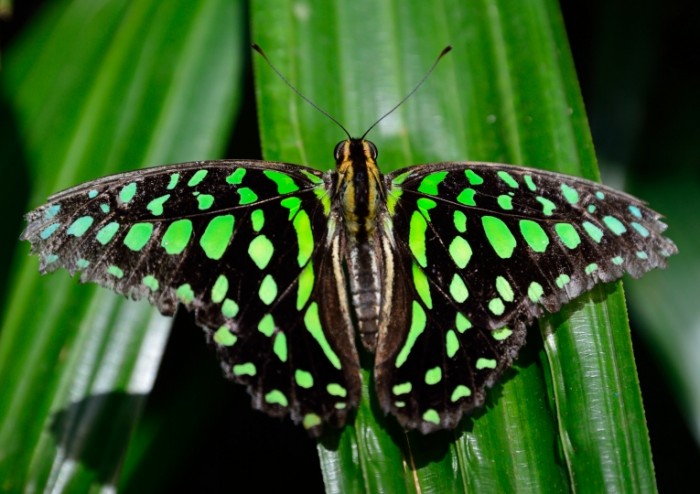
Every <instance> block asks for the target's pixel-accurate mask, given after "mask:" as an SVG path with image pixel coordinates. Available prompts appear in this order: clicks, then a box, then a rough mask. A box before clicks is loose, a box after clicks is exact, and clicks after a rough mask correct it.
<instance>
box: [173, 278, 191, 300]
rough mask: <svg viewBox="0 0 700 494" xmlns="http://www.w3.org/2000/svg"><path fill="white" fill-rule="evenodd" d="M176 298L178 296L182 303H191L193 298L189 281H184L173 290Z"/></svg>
mask: <svg viewBox="0 0 700 494" xmlns="http://www.w3.org/2000/svg"><path fill="white" fill-rule="evenodd" d="M175 293H176V295H177V298H179V299H180V300H181V301H182V303H183V304H191V303H192V301H193V300H194V291H193V290H192V286H190V284H189V283H184V284H182V285H180V286H179V287H178V288H177V290H176V291H175Z"/></svg>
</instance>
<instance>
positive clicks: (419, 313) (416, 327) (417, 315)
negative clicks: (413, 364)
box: [395, 300, 426, 368]
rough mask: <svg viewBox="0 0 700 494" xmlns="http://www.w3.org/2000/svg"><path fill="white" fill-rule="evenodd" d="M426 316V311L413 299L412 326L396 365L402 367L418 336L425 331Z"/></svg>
mask: <svg viewBox="0 0 700 494" xmlns="http://www.w3.org/2000/svg"><path fill="white" fill-rule="evenodd" d="M425 324H426V317H425V311H424V310H423V308H422V307H421V306H420V304H419V303H418V302H416V301H415V300H414V301H413V305H412V311H411V327H410V328H409V329H408V336H407V337H406V342H405V343H404V345H403V348H401V351H400V352H399V354H398V355H397V357H396V362H395V365H396V367H397V368H398V367H401V366H402V365H403V364H404V363H406V360H407V359H408V356H409V354H410V353H411V350H412V349H413V345H415V344H416V340H417V339H418V337H419V336H420V335H421V334H422V333H423V331H425Z"/></svg>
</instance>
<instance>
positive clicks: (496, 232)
mask: <svg viewBox="0 0 700 494" xmlns="http://www.w3.org/2000/svg"><path fill="white" fill-rule="evenodd" d="M481 224H482V225H483V227H484V233H486V238H487V239H488V241H489V243H490V244H491V247H493V250H494V251H495V252H496V254H497V255H498V257H500V258H502V259H508V258H510V256H512V255H513V250H514V249H515V246H516V245H517V242H516V240H515V237H514V236H513V234H512V233H511V231H510V228H508V225H506V224H505V223H504V222H503V220H501V219H500V218H497V217H495V216H489V215H485V216H482V217H481Z"/></svg>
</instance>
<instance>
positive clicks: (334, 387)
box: [326, 383, 348, 398]
mask: <svg viewBox="0 0 700 494" xmlns="http://www.w3.org/2000/svg"><path fill="white" fill-rule="evenodd" d="M326 391H328V394H330V395H333V396H338V397H340V398H345V397H346V396H347V395H348V390H347V389H345V388H344V387H343V386H341V385H340V384H338V383H330V384H329V385H328V386H326Z"/></svg>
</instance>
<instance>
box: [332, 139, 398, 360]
mask: <svg viewBox="0 0 700 494" xmlns="http://www.w3.org/2000/svg"><path fill="white" fill-rule="evenodd" d="M376 158H377V149H376V147H375V146H374V144H372V143H371V142H370V141H366V140H364V139H348V140H346V141H342V142H340V143H338V145H337V146H336V148H335V159H336V165H337V173H338V178H337V184H336V189H335V194H336V199H337V203H338V204H339V206H340V213H341V214H340V216H341V218H342V221H343V224H344V233H345V242H344V249H343V250H344V252H343V254H342V257H343V258H344V260H345V264H346V267H347V270H348V283H349V292H350V296H351V298H352V304H351V306H352V307H353V308H354V312H355V313H354V316H355V321H356V323H357V329H358V331H359V334H360V339H361V340H362V344H363V346H364V347H365V348H367V349H368V350H370V351H374V349H375V347H376V341H377V334H378V332H379V327H380V323H381V311H382V307H383V306H384V305H386V303H387V301H386V300H384V298H385V293H386V290H385V289H383V280H385V279H386V273H385V272H384V271H385V267H386V266H387V265H391V263H387V262H386V259H385V257H386V255H387V253H386V250H385V249H383V247H382V240H381V239H382V237H381V231H380V230H381V229H380V228H379V227H378V223H379V222H380V221H382V220H383V219H384V218H385V216H386V214H385V213H386V204H385V201H384V197H385V196H386V194H385V192H386V191H385V190H384V184H383V181H382V177H381V173H380V172H379V169H378V168H377V163H376V161H375V160H376Z"/></svg>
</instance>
